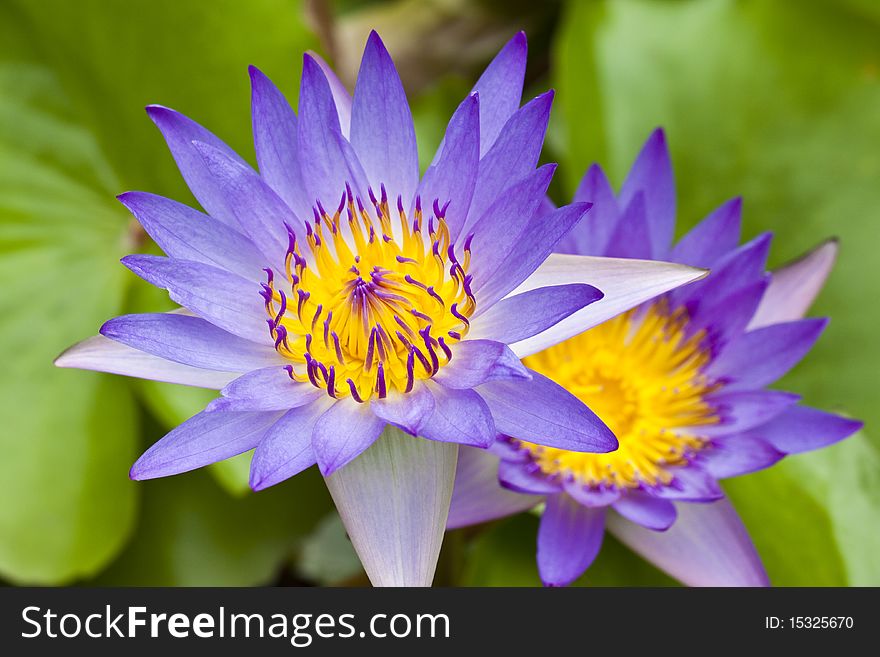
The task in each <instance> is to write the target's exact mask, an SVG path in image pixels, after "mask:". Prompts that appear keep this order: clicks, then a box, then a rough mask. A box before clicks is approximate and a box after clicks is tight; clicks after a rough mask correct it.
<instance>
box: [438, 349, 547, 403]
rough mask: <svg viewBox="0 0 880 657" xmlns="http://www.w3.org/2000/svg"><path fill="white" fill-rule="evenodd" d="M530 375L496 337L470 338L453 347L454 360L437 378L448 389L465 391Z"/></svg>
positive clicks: (526, 377)
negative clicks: (488, 382)
mask: <svg viewBox="0 0 880 657" xmlns="http://www.w3.org/2000/svg"><path fill="white" fill-rule="evenodd" d="M468 337H470V336H468ZM530 377H531V375H530V374H529V371H528V370H527V369H526V368H525V366H524V365H523V364H522V363H520V361H519V358H517V357H516V355H515V354H514V353H513V352H512V351H511V350H510V348H509V347H508V346H507V345H505V344H503V343H501V342H494V341H492V340H470V339H468V340H466V341H464V342H460V343H458V344H456V345H455V346H454V347H453V349H452V361H451V362H450V363H449V364H448V365H445V366H444V367H442V368H441V369H440V371H439V372H438V373H437V374H435V375H434V380H435V381H437V383H441V384H443V385H444V386H445V387H447V388H455V389H457V390H463V389H466V388H474V387H476V386H478V385H481V384H483V383H486V382H487V381H497V380H500V379H528V378H530Z"/></svg>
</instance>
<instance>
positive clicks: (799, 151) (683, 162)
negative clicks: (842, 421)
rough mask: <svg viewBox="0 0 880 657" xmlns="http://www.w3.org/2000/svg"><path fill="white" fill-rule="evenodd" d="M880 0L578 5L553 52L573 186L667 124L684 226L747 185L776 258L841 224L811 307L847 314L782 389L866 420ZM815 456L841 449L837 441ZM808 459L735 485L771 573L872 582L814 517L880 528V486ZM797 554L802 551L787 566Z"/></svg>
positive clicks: (748, 205) (560, 137) (751, 211)
mask: <svg viewBox="0 0 880 657" xmlns="http://www.w3.org/2000/svg"><path fill="white" fill-rule="evenodd" d="M868 4H870V3H864V2H856V1H853V2H848V3H846V4H843V3H830V2H822V1H819V0H811V1H808V2H799V3H790V2H782V1H779V0H777V1H766V2H755V1H752V2H735V1H733V0H711V1H706V2H695V1H692V0H691V1H686V2H669V1H656V2H648V1H645V0H626V1H620V2H609V1H607V0H606V1H603V2H593V3H586V2H577V3H570V4H569V12H568V15H567V20H566V21H565V22H564V28H563V30H562V33H561V36H560V39H559V42H558V44H557V49H556V56H557V57H556V61H557V65H558V70H557V80H556V82H557V85H556V86H557V89H558V91H559V94H558V98H559V106H558V107H557V109H558V110H561V111H558V112H557V113H556V114H555V115H554V120H556V121H557V123H556V125H555V126H554V129H555V134H556V137H557V139H556V143H557V145H558V146H560V150H561V151H562V152H561V155H562V157H563V163H564V164H565V165H566V166H567V172H568V173H567V183H568V188H569V193H570V192H571V191H572V190H573V188H574V185H575V184H576V182H577V181H578V179H579V178H580V176H581V175H582V174H583V171H584V170H585V168H586V167H587V165H588V164H589V163H590V162H592V161H594V160H598V161H600V162H601V163H602V165H603V166H604V167H605V168H606V170H607V171H608V172H609V175H610V177H611V179H612V181H613V182H615V183H617V184H618V185H619V184H620V183H621V182H622V180H623V177H624V176H625V174H626V171H627V169H628V168H629V166H630V164H631V163H632V160H633V158H634V157H635V155H636V153H637V152H638V149H639V147H640V145H641V143H642V142H643V140H644V139H645V138H646V137H647V135H648V134H649V132H650V131H651V130H652V129H653V128H654V127H655V126H657V125H662V126H664V127H665V128H666V129H667V136H668V140H669V143H670V146H671V150H672V159H673V163H674V165H675V169H676V177H677V179H678V199H679V203H678V205H679V224H678V230H679V233H681V232H683V231H684V230H686V229H687V228H689V227H690V226H692V225H694V224H695V223H696V222H697V221H698V220H699V219H700V218H702V217H703V216H705V214H707V213H708V212H709V211H710V210H711V209H712V208H714V207H715V206H717V205H719V204H720V203H721V202H723V201H724V200H726V199H728V198H731V197H733V196H736V195H740V194H741V195H743V196H744V198H745V213H744V222H745V224H744V234H745V235H744V236H745V237H746V238H749V237H752V236H754V235H756V234H757V233H759V232H761V231H763V230H772V231H774V232H775V233H776V239H775V240H774V246H773V250H772V256H771V260H772V264H779V263H780V262H783V261H785V260H788V259H790V258H793V257H795V256H796V255H798V254H800V253H801V252H803V251H806V250H807V249H809V248H810V247H811V246H813V245H815V244H816V243H818V242H819V241H821V240H822V239H824V238H825V237H827V236H829V235H837V236H839V237H840V239H841V252H840V258H839V261H838V264H837V267H836V270H835V272H834V273H833V275H832V276H831V279H830V281H829V283H828V286H827V288H826V290H825V291H824V292H823V294H822V296H821V297H820V299H819V302H818V303H817V305H816V308H815V311H816V313H818V314H827V315H830V316H831V317H832V318H833V322H832V323H831V325H830V327H829V329H828V331H827V332H826V334H825V335H824V336H823V338H822V340H820V342H819V344H818V345H817V347H816V348H815V349H814V350H813V352H812V353H811V354H810V355H809V356H808V357H807V358H806V359H805V361H804V362H803V363H802V364H800V365H799V366H798V367H797V368H796V369H795V370H794V372H793V373H792V374H791V375H789V376H788V377H786V379H785V380H784V381H783V382H782V387H784V388H786V389H791V390H794V391H796V392H799V393H802V394H803V395H804V398H805V402H806V403H808V404H810V405H814V406H819V407H823V408H827V409H831V410H841V409H844V410H845V411H847V412H848V413H851V414H852V415H854V416H856V417H860V418H862V419H864V420H866V421H867V423H868V425H869V426H870V425H871V423H872V422H873V423H876V422H878V421H880V406H878V405H877V404H876V394H875V392H874V390H875V385H874V379H875V377H876V363H878V362H880V342H878V341H877V340H876V339H875V335H874V333H875V327H876V326H877V325H878V323H880V306H878V305H877V304H874V303H870V302H868V303H866V301H869V300H870V299H872V298H874V297H876V296H877V289H876V281H877V280H880V260H878V259H877V257H876V254H875V253H874V251H875V250H876V236H877V226H878V225H880V187H878V185H877V179H878V176H880V122H878V121H877V120H876V112H873V111H871V109H870V108H876V107H878V106H880V24H878V22H877V21H874V20H865V17H864V15H863V14H860V13H859V12H860V11H864V10H865V8H866V7H867V5H868ZM872 439H873V440H875V441H876V440H877V437H876V436H874V437H872ZM875 444H876V443H875ZM840 449H848V448H847V447H841V448H840ZM809 458H810V459H811V462H813V460H815V462H816V463H820V462H822V461H823V460H824V459H828V460H829V463H831V462H833V459H834V457H833V456H831V455H830V452H827V451H824V450H823V451H822V452H820V453H818V454H817V455H815V456H811V457H809ZM793 462H794V460H792V463H793ZM795 470H796V469H795V467H794V465H792V464H791V463H785V464H783V465H781V466H779V467H778V468H774V469H773V470H772V471H771V472H768V473H761V474H758V475H754V476H752V477H748V478H745V479H742V480H739V481H736V482H733V483H732V484H731V490H732V491H733V493H734V498H735V499H736V501H737V503H738V507H739V509H740V511H741V512H742V514H743V516H744V520H745V522H746V524H747V525H748V526H749V528H750V530H751V531H752V532H753V533H754V534H755V540H756V542H757V543H758V546H759V549H760V551H761V552H762V555H763V556H764V558H765V559H766V560H767V561H768V568H769V570H770V575H771V579H773V580H774V581H776V582H788V583H800V584H815V583H819V582H823V583H832V582H842V581H845V580H846V578H847V577H850V578H852V581H855V579H856V578H865V577H869V576H870V577H873V575H871V574H870V573H873V566H872V562H871V561H870V558H869V555H868V554H866V553H865V551H863V550H861V551H860V550H858V549H856V548H854V547H853V546H851V545H849V543H850V541H852V540H855V539H854V538H843V534H842V533H841V531H838V530H836V529H835V531H834V532H832V535H833V538H827V539H823V537H822V536H821V535H820V534H821V532H820V531H819V530H817V528H824V530H826V531H828V532H831V530H832V528H836V527H839V526H840V525H841V523H845V524H847V525H848V526H852V527H859V526H870V525H871V524H874V525H876V519H877V517H878V509H880V506H878V502H877V499H876V493H873V494H869V493H868V491H867V490H865V489H860V490H858V491H852V497H854V498H857V502H855V503H853V504H849V505H844V504H842V503H840V502H837V503H835V502H834V498H833V497H830V496H827V495H826V496H823V495H820V494H818V492H817V491H816V490H814V489H813V482H812V481H810V480H804V479H803V478H801V477H799V476H797V474H795ZM872 485H873V484H872ZM765 487H766V490H765ZM780 496H781V497H780ZM848 497H849V495H848ZM771 500H772V503H771V502H770V501H771ZM771 506H772V507H774V508H772V509H771V508H769V507H771ZM768 523H779V524H777V525H775V526H774V525H772V524H768ZM804 536H809V537H811V538H810V539H809V541H815V544H814V545H813V546H808V545H806V543H808V542H809V541H807V540H805V539H804V538H803V537H804ZM789 550H791V551H793V552H791V553H789V554H790V555H791V554H794V553H796V554H798V555H799V556H798V558H803V559H805V560H806V561H805V562H804V563H799V562H798V561H797V560H796V559H795V558H793V557H792V556H789V563H788V564H785V563H783V561H784V559H783V558H782V557H781V555H783V554H785V553H787V552H788V551H789ZM823 560H824V561H825V562H826V563H827V566H820V565H819V561H823Z"/></svg>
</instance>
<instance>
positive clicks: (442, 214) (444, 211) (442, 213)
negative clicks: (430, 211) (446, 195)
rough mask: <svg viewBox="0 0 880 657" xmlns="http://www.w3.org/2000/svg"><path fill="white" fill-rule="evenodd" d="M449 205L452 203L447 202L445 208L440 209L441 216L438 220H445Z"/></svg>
mask: <svg viewBox="0 0 880 657" xmlns="http://www.w3.org/2000/svg"><path fill="white" fill-rule="evenodd" d="M449 203H450V201H446V203H444V204H443V207H442V208H440V214H439V215H437V216H438V218H440V219H443V218H445V217H446V209H447V208H448V207H449Z"/></svg>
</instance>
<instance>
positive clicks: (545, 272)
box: [512, 254, 705, 358]
mask: <svg viewBox="0 0 880 657" xmlns="http://www.w3.org/2000/svg"><path fill="white" fill-rule="evenodd" d="M701 276H705V272H704V271H703V270H700V269H692V268H690V267H687V266H685V265H676V264H670V263H666V262H653V261H647V260H630V259H628V258H594V257H591V256H573V255H562V254H553V255H551V256H550V257H549V258H548V259H547V260H546V262H544V263H543V264H542V265H541V266H540V267H539V268H538V269H537V270H536V271H535V273H534V274H532V275H531V276H529V278H527V279H526V280H525V281H524V282H523V283H522V284H520V285H519V287H517V288H516V290H514V292H513V294H521V293H523V292H527V291H529V290H533V289H535V288H540V287H546V286H550V285H566V284H570V283H587V284H590V285H594V286H595V287H597V288H598V289H600V290H602V292H603V293H604V295H605V296H604V297H602V299H600V300H599V301H597V302H595V303H592V304H590V305H589V306H587V307H586V308H583V309H581V310H579V311H577V312H576V313H574V314H573V315H571V316H569V317H567V318H566V319H564V320H562V321H561V322H559V323H557V324H556V325H554V326H553V327H552V328H550V329H548V330H547V331H544V332H543V333H540V334H538V335H537V336H534V337H532V338H528V339H526V340H523V341H521V342H517V343H516V344H515V345H512V348H513V350H514V352H516V354H517V355H518V356H519V357H520V358H524V357H525V356H528V355H530V354H533V353H535V352H537V351H541V350H542V349H545V348H546V347H548V346H550V345H553V344H557V343H558V342H562V341H563V340H567V339H568V338H570V337H573V336H575V335H578V334H580V333H583V332H584V331H586V330H587V329H589V328H592V327H593V326H596V325H597V324H601V323H602V322H604V321H606V320H608V319H611V318H612V317H615V316H617V315H619V314H620V313H622V312H625V311H627V310H629V309H630V308H634V307H636V306H638V305H639V304H641V303H644V302H645V301H647V300H649V299H652V298H654V297H655V296H657V295H659V294H663V293H664V292H668V291H669V290H671V289H673V288H676V287H678V286H679V285H684V284H685V283H688V282H690V281H693V280H696V279H698V278H700V277H701Z"/></svg>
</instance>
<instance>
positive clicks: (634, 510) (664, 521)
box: [614, 490, 677, 531]
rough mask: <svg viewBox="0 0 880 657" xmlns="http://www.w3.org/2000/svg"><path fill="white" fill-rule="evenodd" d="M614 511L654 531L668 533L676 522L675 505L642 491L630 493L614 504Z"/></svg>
mask: <svg viewBox="0 0 880 657" xmlns="http://www.w3.org/2000/svg"><path fill="white" fill-rule="evenodd" d="M614 510H615V511H617V513H619V514H620V515H621V516H623V517H624V518H626V519H627V520H629V521H631V522H634V523H636V524H638V525H641V526H642V527H645V528H647V529H653V530H654V531H666V530H667V529H669V528H670V527H671V526H672V523H673V522H675V518H676V516H677V513H676V511H675V504H673V503H672V502H670V501H669V500H663V499H660V498H659V497H653V496H651V495H647V494H646V493H642V492H640V491H637V490H636V491H628V492H627V493H626V495H624V496H622V497H621V498H620V499H619V500H617V501H616V502H615V503H614Z"/></svg>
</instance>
